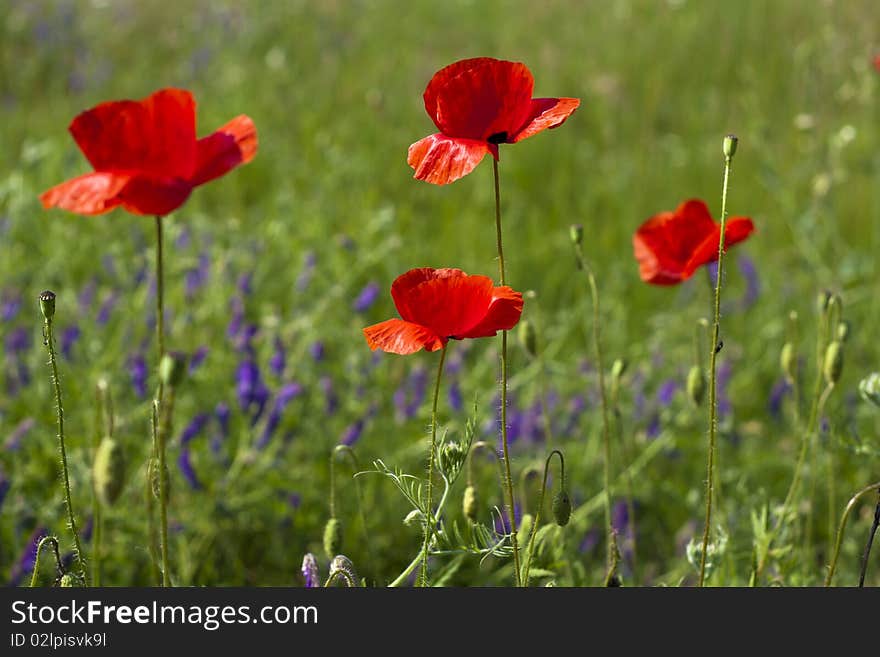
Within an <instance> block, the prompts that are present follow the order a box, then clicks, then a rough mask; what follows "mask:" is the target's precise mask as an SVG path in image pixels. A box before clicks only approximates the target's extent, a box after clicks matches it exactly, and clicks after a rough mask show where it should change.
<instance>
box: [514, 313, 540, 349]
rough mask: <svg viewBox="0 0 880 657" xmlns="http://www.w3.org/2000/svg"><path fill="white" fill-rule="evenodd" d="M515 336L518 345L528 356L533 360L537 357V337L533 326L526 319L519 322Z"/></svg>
mask: <svg viewBox="0 0 880 657" xmlns="http://www.w3.org/2000/svg"><path fill="white" fill-rule="evenodd" d="M517 336H518V337H519V343H520V344H521V345H522V347H523V349H525V350H526V353H527V354H528V355H529V356H531V357H532V358H534V357H535V356H537V355H538V335H537V331H536V330H535V325H534V324H532V323H531V322H530V321H529V320H527V319H524V320H523V321H521V322H520V323H519V328H518V329H517Z"/></svg>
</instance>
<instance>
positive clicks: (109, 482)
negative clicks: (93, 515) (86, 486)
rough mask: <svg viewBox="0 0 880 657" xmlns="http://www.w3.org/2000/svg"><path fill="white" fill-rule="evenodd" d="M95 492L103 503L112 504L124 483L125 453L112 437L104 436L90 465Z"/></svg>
mask: <svg viewBox="0 0 880 657" xmlns="http://www.w3.org/2000/svg"><path fill="white" fill-rule="evenodd" d="M92 477H93V480H94V484H95V493H96V494H97V495H98V498H99V499H100V500H101V502H102V503H103V504H106V505H107V506H110V505H112V504H113V503H114V502H115V501H116V500H117V499H118V498H119V494H120V493H121V492H122V488H123V486H124V485H125V454H124V453H123V451H122V445H120V444H119V442H117V441H115V440H113V439H112V438H104V439H103V440H101V444H100V445H98V449H97V451H96V452H95V462H94V464H93V466H92Z"/></svg>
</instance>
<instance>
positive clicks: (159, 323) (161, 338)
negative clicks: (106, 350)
mask: <svg viewBox="0 0 880 657" xmlns="http://www.w3.org/2000/svg"><path fill="white" fill-rule="evenodd" d="M162 242H163V239H162V217H156V340H157V343H158V349H159V358H158V360H157V361H156V362H157V363H161V362H162V356H164V355H165V262H164V258H163V255H162V253H163V247H162ZM162 393H163V385H162V379H161V377H160V378H159V395H158V397H159V403H161V402H162Z"/></svg>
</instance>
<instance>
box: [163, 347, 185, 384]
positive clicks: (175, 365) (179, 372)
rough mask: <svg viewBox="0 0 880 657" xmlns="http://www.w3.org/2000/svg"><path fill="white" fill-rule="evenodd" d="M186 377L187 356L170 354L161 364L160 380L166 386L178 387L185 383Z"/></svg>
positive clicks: (165, 356)
mask: <svg viewBox="0 0 880 657" xmlns="http://www.w3.org/2000/svg"><path fill="white" fill-rule="evenodd" d="M185 375H186V356H185V355H184V354H180V353H177V352H168V353H167V354H165V355H164V356H162V360H161V361H160V362H159V378H160V379H161V380H162V383H164V384H165V385H166V386H171V387H172V388H173V387H176V386H178V385H180V384H181V383H182V382H183V377H184V376H185Z"/></svg>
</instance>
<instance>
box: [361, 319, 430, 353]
mask: <svg viewBox="0 0 880 657" xmlns="http://www.w3.org/2000/svg"><path fill="white" fill-rule="evenodd" d="M364 337H366V339H367V344H368V345H369V346H370V349H372V350H373V351H375V350H376V349H381V350H382V351H387V352H388V353H392V354H400V355H401V356H406V355H407V354H413V353H415V352H417V351H420V350H421V349H427V350H428V351H437V350H438V349H442V348H443V345H444V344H446V340H444V339H443V338H441V337H439V336H437V335H435V334H434V333H432V332H431V330H430V329H427V328H425V327H424V326H419V325H418V324H413V323H412V322H406V321H404V320H402V319H389V320H387V321H384V322H380V323H379V324H373V325H372V326H368V327H367V328H365V329H364Z"/></svg>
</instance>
